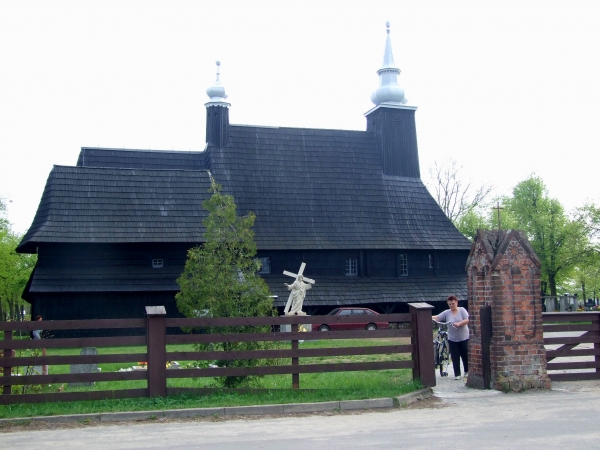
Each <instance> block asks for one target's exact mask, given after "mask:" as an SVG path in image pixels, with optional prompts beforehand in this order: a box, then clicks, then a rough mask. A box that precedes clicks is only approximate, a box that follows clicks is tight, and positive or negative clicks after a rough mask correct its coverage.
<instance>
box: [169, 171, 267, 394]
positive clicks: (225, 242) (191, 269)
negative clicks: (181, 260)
mask: <svg viewBox="0 0 600 450" xmlns="http://www.w3.org/2000/svg"><path fill="white" fill-rule="evenodd" d="M211 181H212V186H211V191H212V196H211V197H210V198H209V199H207V200H206V201H204V202H203V204H202V205H203V207H204V208H205V209H206V210H207V211H208V213H209V214H208V217H207V218H206V219H205V220H204V221H203V224H204V226H205V228H206V231H205V233H204V238H205V243H204V245H203V246H201V247H195V248H192V249H190V250H189V251H188V257H187V261H186V264H185V269H184V271H183V274H182V275H181V276H180V277H179V278H178V280H177V282H178V283H179V286H180V288H181V290H180V292H179V293H178V294H177V295H176V299H177V307H178V309H179V311H180V312H181V313H182V314H184V315H185V316H187V317H204V316H207V317H252V316H272V315H275V313H276V311H275V309H274V308H273V299H272V297H271V295H270V292H269V288H268V286H267V284H266V283H265V282H264V280H263V279H262V278H260V277H259V276H258V275H257V271H258V270H259V269H260V263H259V262H258V260H256V259H255V258H254V257H255V255H256V244H255V243H254V232H253V231H252V229H251V227H252V226H253V225H254V219H255V216H254V214H253V213H249V214H248V215H246V216H243V217H238V216H237V214H236V205H235V203H234V199H233V197H232V196H230V195H225V194H223V193H222V192H221V186H219V185H218V184H217V183H215V181H214V180H212V177H211ZM269 330H270V327H268V326H266V327H256V326H235V327H219V328H218V329H217V328H213V329H207V330H205V331H206V332H209V333H250V332H268V331H269ZM197 347H198V350H199V351H206V350H209V349H210V350H223V351H233V350H256V349H260V348H267V347H270V345H269V343H264V342H243V343H236V342H233V343H230V342H222V343H218V344H211V345H205V344H199V345H198V346H197ZM207 364H208V362H203V363H198V365H199V366H202V365H207ZM258 364H261V361H260V360H226V359H223V360H219V361H216V365H217V366H219V367H235V366H242V365H243V366H256V365H258ZM253 378H254V377H238V376H229V377H220V378H218V379H217V381H219V382H220V383H221V384H222V385H223V386H225V387H235V386H239V385H241V384H247V383H249V382H250V381H251V380H252V379H253Z"/></svg>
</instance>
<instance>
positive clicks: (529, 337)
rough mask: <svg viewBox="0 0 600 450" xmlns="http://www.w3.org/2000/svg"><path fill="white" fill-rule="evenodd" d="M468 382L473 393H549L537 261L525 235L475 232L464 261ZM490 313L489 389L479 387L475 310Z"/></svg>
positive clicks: (478, 335)
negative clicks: (541, 390) (534, 390)
mask: <svg viewBox="0 0 600 450" xmlns="http://www.w3.org/2000/svg"><path fill="white" fill-rule="evenodd" d="M466 269H467V274H468V282H467V292H468V301H469V315H470V320H469V329H470V331H471V337H470V342H469V378H468V380H467V385H468V386H470V387H474V388H487V387H492V388H493V389H497V390H519V391H520V390H523V389H532V388H545V389H549V388H550V379H549V378H548V374H547V373H546V351H545V349H544V338H543V328H542V303H541V291H540V261H539V259H538V257H537V255H536V254H535V252H534V250H533V248H532V247H531V244H530V243H529V241H528V240H527V238H526V237H525V233H523V232H522V231H516V230H492V231H489V230H478V231H477V235H476V237H475V241H474V242H473V246H472V247H471V253H470V254H469V258H468V259H467V265H466ZM484 306H490V307H491V313H492V336H491V341H490V355H491V358H490V360H491V380H490V381H491V386H484V372H483V360H482V353H484V352H482V350H483V349H482V339H481V337H482V330H481V318H480V310H481V308H483V307H484Z"/></svg>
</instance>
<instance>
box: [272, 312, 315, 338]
mask: <svg viewBox="0 0 600 450" xmlns="http://www.w3.org/2000/svg"><path fill="white" fill-rule="evenodd" d="M304 315H305V316H306V314H304ZM281 317H290V316H288V315H285V314H283V315H281ZM300 327H302V328H303V329H304V331H305V332H306V333H310V332H311V331H312V323H307V324H303V325H298V330H300ZM279 331H280V332H282V333H290V332H291V331H292V326H291V325H286V324H284V325H280V327H279ZM287 342H290V341H287ZM298 342H300V343H301V344H302V343H303V342H304V340H298Z"/></svg>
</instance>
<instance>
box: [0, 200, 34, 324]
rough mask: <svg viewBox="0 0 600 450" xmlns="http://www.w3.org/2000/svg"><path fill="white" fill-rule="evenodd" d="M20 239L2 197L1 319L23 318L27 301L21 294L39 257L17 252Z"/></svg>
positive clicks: (0, 239) (0, 213) (0, 230)
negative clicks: (12, 226) (11, 225)
mask: <svg viewBox="0 0 600 450" xmlns="http://www.w3.org/2000/svg"><path fill="white" fill-rule="evenodd" d="M20 241H21V236H20V235H19V234H16V233H13V231H12V230H11V227H10V223H9V221H8V219H7V216H6V203H5V202H4V200H3V199H1V198H0V320H6V319H7V318H8V319H10V320H22V319H23V315H22V311H23V309H24V307H25V301H24V300H23V299H22V298H21V295H22V293H23V290H24V289H25V286H26V284H27V281H28V280H29V276H30V275H31V271H32V270H33V268H34V267H35V262H36V260H37V257H36V255H21V254H18V253H16V252H15V249H16V248H17V245H18V244H19V242H20Z"/></svg>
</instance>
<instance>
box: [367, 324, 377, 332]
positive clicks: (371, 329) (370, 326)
mask: <svg viewBox="0 0 600 450" xmlns="http://www.w3.org/2000/svg"><path fill="white" fill-rule="evenodd" d="M376 329H377V325H375V324H374V323H370V324H369V325H367V326H366V327H365V330H368V331H375V330H376Z"/></svg>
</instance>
